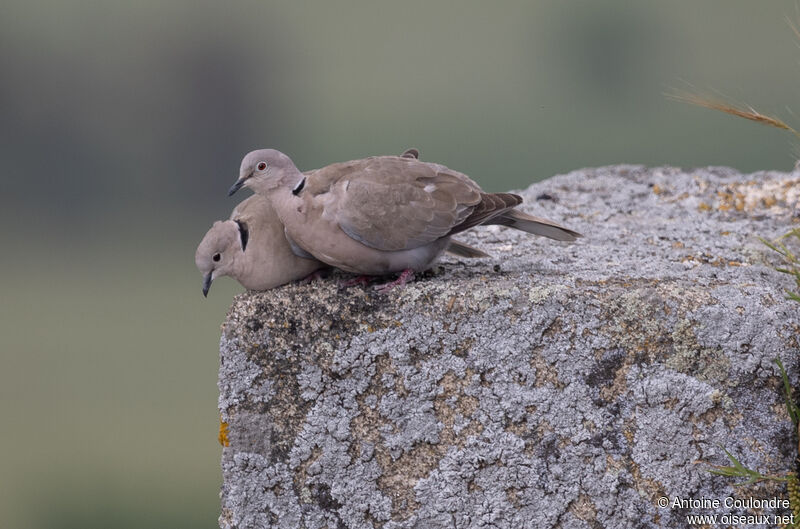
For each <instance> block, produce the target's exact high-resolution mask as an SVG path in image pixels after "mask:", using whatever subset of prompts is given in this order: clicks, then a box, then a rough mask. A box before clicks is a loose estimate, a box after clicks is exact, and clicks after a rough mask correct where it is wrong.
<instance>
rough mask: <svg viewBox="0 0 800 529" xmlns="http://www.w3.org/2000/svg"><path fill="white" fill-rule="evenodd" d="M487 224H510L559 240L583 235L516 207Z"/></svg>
mask: <svg viewBox="0 0 800 529" xmlns="http://www.w3.org/2000/svg"><path fill="white" fill-rule="evenodd" d="M486 224H499V225H500V226H508V227H509V228H514V229H516V230H522V231H526V232H528V233H533V234H535V235H541V236H542V237H548V238H550V239H555V240H557V241H574V240H575V239H577V238H578V237H583V235H581V234H580V233H578V232H577V231H572V230H571V229H569V228H565V227H564V226H560V225H558V224H556V223H555V222H553V221H551V220H547V219H543V218H541V217H534V216H533V215H527V214H525V213H522V212H521V211H517V210H516V209H510V210H508V211H506V212H505V213H503V214H501V215H498V216H497V217H494V218H493V219H492V220H490V221H489V222H487V223H486Z"/></svg>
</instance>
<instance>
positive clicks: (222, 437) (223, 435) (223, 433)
mask: <svg viewBox="0 0 800 529" xmlns="http://www.w3.org/2000/svg"><path fill="white" fill-rule="evenodd" d="M217 440H218V441H219V444H221V445H222V446H230V445H231V442H230V441H229V440H228V423H226V422H225V421H223V420H222V417H220V418H219V435H218V436H217Z"/></svg>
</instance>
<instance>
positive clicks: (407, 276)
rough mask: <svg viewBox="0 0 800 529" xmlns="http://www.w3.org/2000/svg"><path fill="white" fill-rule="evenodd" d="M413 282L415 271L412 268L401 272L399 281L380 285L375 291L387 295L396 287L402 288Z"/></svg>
mask: <svg viewBox="0 0 800 529" xmlns="http://www.w3.org/2000/svg"><path fill="white" fill-rule="evenodd" d="M413 280H414V271H413V270H412V269H410V268H406V269H405V270H403V271H402V272H400V276H399V277H398V278H397V279H395V280H394V281H391V282H389V283H386V284H383V285H378V286H376V287H375V290H377V291H378V292H380V293H381V294H386V293H387V292H389V291H390V290H391V289H393V288H394V287H402V286H403V285H405V284H406V283H408V282H409V281H413Z"/></svg>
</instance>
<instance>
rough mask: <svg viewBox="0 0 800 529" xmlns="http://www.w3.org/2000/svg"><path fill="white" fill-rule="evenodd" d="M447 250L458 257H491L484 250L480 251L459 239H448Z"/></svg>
mask: <svg viewBox="0 0 800 529" xmlns="http://www.w3.org/2000/svg"><path fill="white" fill-rule="evenodd" d="M447 252H448V253H451V254H453V255H457V256H459V257H466V258H467V259H476V258H480V257H491V255H489V254H488V253H486V252H482V251H481V250H478V249H477V248H473V247H472V246H470V245H468V244H464V243H463V242H459V241H454V240H451V241H450V245H449V246H448V247H447Z"/></svg>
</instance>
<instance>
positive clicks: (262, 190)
mask: <svg viewBox="0 0 800 529" xmlns="http://www.w3.org/2000/svg"><path fill="white" fill-rule="evenodd" d="M302 178H303V175H302V173H301V172H300V171H299V170H298V169H297V167H296V166H295V165H294V162H292V159H291V158H289V157H288V156H286V155H285V154H283V153H282V152H280V151H276V150H275V149H260V150H257V151H252V152H249V153H247V154H246V155H245V157H244V159H243V160H242V165H241V166H240V167H239V179H238V180H236V183H235V184H233V186H231V188H230V189H229V190H228V196H230V195H232V194H234V193H236V192H237V191H238V190H239V189H240V188H242V187H243V186H244V187H249V188H250V189H252V190H253V191H255V192H256V193H259V194H267V193H269V192H270V191H272V190H274V189H277V188H278V187H281V186H288V187H290V188H293V187H294V186H295V185H296V184H297V182H299V181H300V180H301V179H302Z"/></svg>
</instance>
